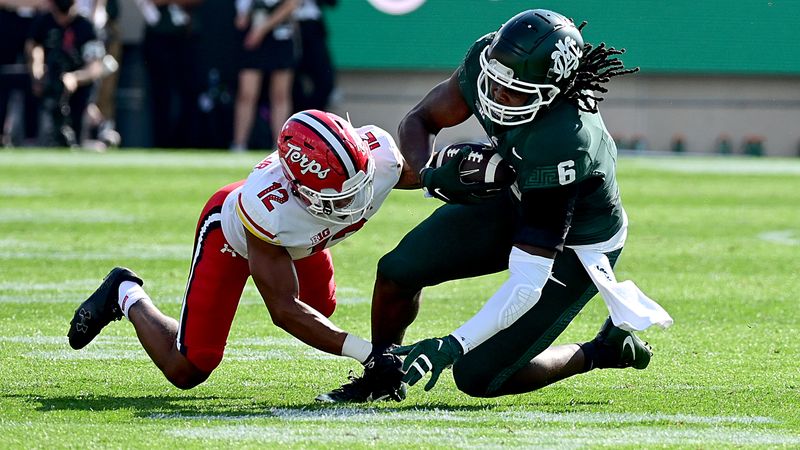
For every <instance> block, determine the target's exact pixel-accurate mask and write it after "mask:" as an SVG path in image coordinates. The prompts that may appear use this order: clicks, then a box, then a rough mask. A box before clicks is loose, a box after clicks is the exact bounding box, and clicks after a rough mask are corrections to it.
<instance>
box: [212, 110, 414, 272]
mask: <svg viewBox="0 0 800 450" xmlns="http://www.w3.org/2000/svg"><path fill="white" fill-rule="evenodd" d="M356 131H358V134H359V136H361V137H362V138H363V139H364V140H366V141H367V144H368V145H369V148H370V149H371V150H372V156H373V158H374V159H375V181H374V188H373V189H374V195H373V198H372V203H371V205H370V206H369V207H368V208H367V211H366V214H365V215H364V218H363V219H361V220H360V221H359V222H356V223H354V224H352V225H339V224H334V223H331V222H327V221H325V220H323V219H320V218H318V217H316V216H314V215H312V214H311V213H310V212H308V210H307V209H306V206H305V204H304V203H303V201H302V200H301V199H300V198H298V197H296V196H295V195H294V194H292V189H291V183H290V182H289V180H287V179H286V177H285V176H284V173H283V170H282V168H281V163H280V161H279V160H278V152H277V151H276V152H274V153H272V154H271V155H270V156H268V157H267V158H266V159H264V160H263V161H262V162H261V163H259V164H258V165H257V166H256V167H255V168H254V169H253V172H251V173H250V176H248V177H247V181H245V183H244V184H243V185H242V186H240V187H238V188H236V189H235V190H233V191H231V193H230V194H228V196H227V197H226V198H225V202H224V203H223V205H222V232H223V233H224V234H225V239H227V240H228V243H229V244H230V245H231V247H233V249H234V250H236V252H237V253H238V254H240V255H242V256H243V257H245V258H247V243H246V240H245V228H247V230H249V231H250V232H251V233H252V234H254V235H255V236H257V237H259V238H261V239H262V240H264V241H266V242H269V243H270V244H274V245H279V246H281V247H285V248H286V250H287V251H288V252H289V255H291V257H292V259H300V258H304V257H306V256H308V255H310V254H312V253H315V252H317V251H320V250H322V249H324V248H327V247H331V246H333V245H335V244H337V243H339V242H341V241H342V240H344V238H346V237H347V236H349V235H351V234H353V233H355V232H356V231H358V230H359V229H360V228H361V227H362V226H364V223H365V222H366V221H367V220H368V219H369V218H370V217H372V216H373V215H374V214H375V213H376V212H378V209H379V208H380V206H381V204H383V201H384V200H386V197H387V196H388V195H389V192H391V190H392V188H393V187H394V185H395V184H397V181H398V180H399V179H400V172H401V170H402V167H403V158H402V156H401V155H400V151H399V150H398V149H397V145H396V144H395V142H394V139H393V138H392V136H391V135H390V134H389V133H387V132H386V131H384V130H382V129H380V128H378V127H376V126H373V125H367V126H364V127H361V128H358V129H357V130H356Z"/></svg>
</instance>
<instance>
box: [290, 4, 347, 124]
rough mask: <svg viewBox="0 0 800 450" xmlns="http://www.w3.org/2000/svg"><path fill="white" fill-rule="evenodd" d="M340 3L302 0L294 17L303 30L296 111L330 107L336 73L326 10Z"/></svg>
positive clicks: (296, 78) (294, 97)
mask: <svg viewBox="0 0 800 450" xmlns="http://www.w3.org/2000/svg"><path fill="white" fill-rule="evenodd" d="M336 1H337V0H302V2H301V3H300V6H299V7H298V8H297V9H296V10H295V12H294V17H295V20H297V26H298V29H299V30H300V54H299V55H298V60H297V67H296V68H295V74H294V86H293V88H292V102H293V104H294V110H295V111H302V110H305V109H321V110H325V109H327V108H328V104H329V102H330V97H331V93H332V92H333V87H334V82H335V72H334V68H333V62H332V60H331V54H330V51H329V50H328V30H327V28H326V27H325V21H324V20H323V15H322V7H324V6H336Z"/></svg>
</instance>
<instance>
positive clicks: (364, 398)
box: [316, 353, 406, 403]
mask: <svg viewBox="0 0 800 450" xmlns="http://www.w3.org/2000/svg"><path fill="white" fill-rule="evenodd" d="M402 367H403V361H402V360H401V359H400V358H399V357H398V356H396V355H392V354H391V353H383V354H377V355H371V356H370V357H369V358H368V359H367V361H366V362H364V375H362V376H360V377H357V376H355V375H354V374H353V371H352V370H351V371H350V375H348V377H347V378H348V379H349V380H350V382H349V383H346V384H343V385H342V386H341V387H339V388H336V389H334V390H332V391H331V392H328V393H325V394H320V395H318V396H317V398H316V400H317V401H318V402H325V403H366V402H376V401H380V400H394V401H396V402H400V401H403V400H404V399H405V398H406V384H405V383H403V381H402V380H403V371H402V370H401V369H402Z"/></svg>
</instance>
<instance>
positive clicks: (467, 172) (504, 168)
mask: <svg viewBox="0 0 800 450" xmlns="http://www.w3.org/2000/svg"><path fill="white" fill-rule="evenodd" d="M464 147H468V148H469V153H468V154H467V155H466V156H465V157H464V159H463V160H462V161H461V167H460V175H461V182H462V183H464V184H476V183H484V184H497V185H501V186H510V185H511V184H512V183H513V182H514V180H515V179H516V177H517V173H516V171H515V170H514V167H512V166H511V164H509V163H508V162H506V160H504V159H503V157H502V156H500V155H499V154H498V153H497V152H496V151H495V149H494V148H493V147H492V146H491V145H489V144H482V143H476V142H463V143H458V144H450V145H448V146H447V147H445V148H443V149H441V150H439V151H437V152H435V153H434V154H433V155H432V156H431V162H430V166H431V167H434V168H436V167H441V166H442V165H444V164H445V163H446V162H447V161H450V160H451V159H452V158H453V157H455V156H456V155H458V153H459V152H460V151H461V149H462V148H464Z"/></svg>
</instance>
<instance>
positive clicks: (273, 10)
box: [231, 0, 300, 151]
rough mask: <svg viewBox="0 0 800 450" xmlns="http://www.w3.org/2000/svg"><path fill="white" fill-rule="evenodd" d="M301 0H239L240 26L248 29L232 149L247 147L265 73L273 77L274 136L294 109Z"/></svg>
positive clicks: (239, 149)
mask: <svg viewBox="0 0 800 450" xmlns="http://www.w3.org/2000/svg"><path fill="white" fill-rule="evenodd" d="M299 1H300V0H237V1H236V19H235V25H236V28H237V29H239V30H241V31H243V32H244V39H243V41H242V47H243V52H242V58H241V69H240V72H239V87H238V91H237V94H236V106H235V109H234V122H233V143H232V144H231V151H245V150H246V149H247V144H248V141H249V139H250V132H251V131H252V129H253V122H254V121H255V114H256V103H257V101H258V98H259V96H260V94H261V84H262V81H263V77H264V76H265V75H266V76H268V77H269V82H268V86H269V89H268V93H269V104H270V115H269V118H270V120H269V123H270V128H271V129H272V134H271V135H272V136H277V135H278V133H279V132H280V130H281V126H282V125H283V123H284V122H285V121H286V119H287V118H288V117H289V114H290V113H291V112H292V98H291V95H292V77H293V73H294V66H295V39H296V32H295V31H296V30H295V23H294V19H293V18H292V14H293V12H294V11H295V9H296V8H297V6H298V5H299Z"/></svg>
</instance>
